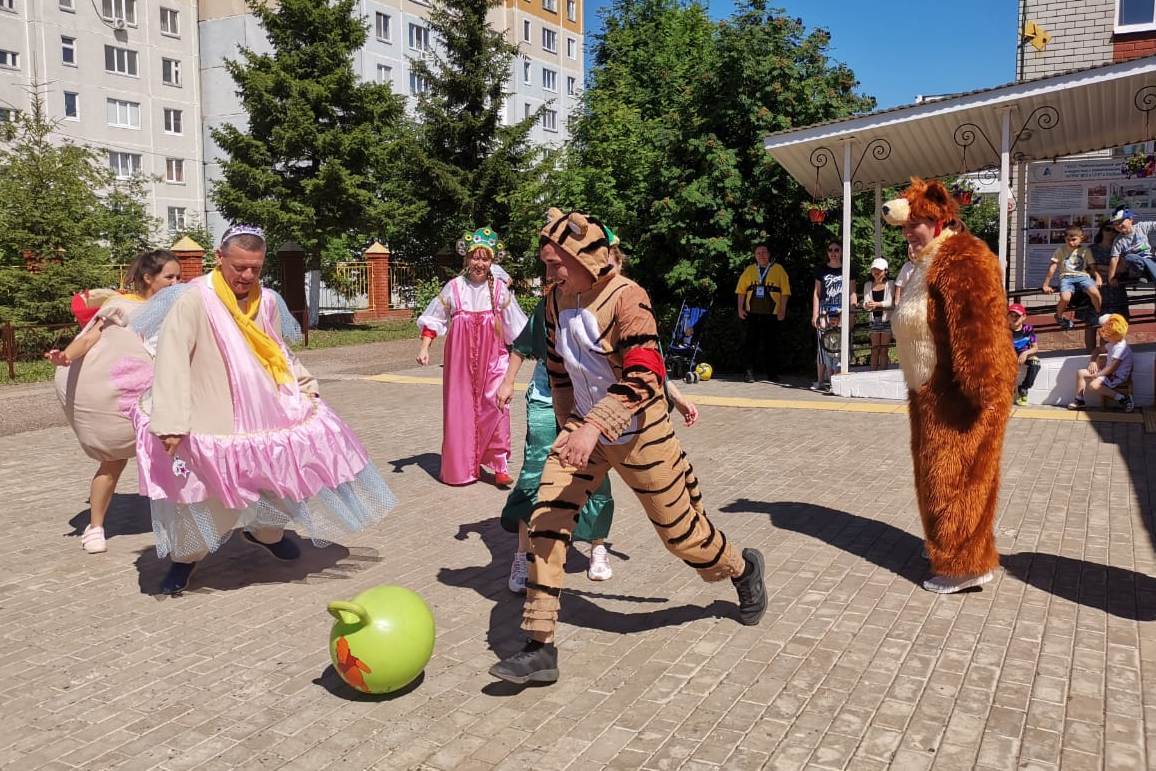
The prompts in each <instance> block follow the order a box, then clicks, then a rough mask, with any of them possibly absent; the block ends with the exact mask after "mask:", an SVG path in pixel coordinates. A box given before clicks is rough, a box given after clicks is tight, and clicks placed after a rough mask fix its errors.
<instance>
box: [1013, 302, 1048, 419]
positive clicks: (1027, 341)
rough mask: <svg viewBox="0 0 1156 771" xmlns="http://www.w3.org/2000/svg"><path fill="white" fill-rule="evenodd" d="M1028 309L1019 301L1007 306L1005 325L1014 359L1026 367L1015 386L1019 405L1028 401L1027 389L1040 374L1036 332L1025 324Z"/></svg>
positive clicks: (1021, 405) (1028, 389)
mask: <svg viewBox="0 0 1156 771" xmlns="http://www.w3.org/2000/svg"><path fill="white" fill-rule="evenodd" d="M1027 315H1028V311H1027V309H1026V308H1024V306H1022V305H1020V304H1019V303H1012V304H1011V305H1009V306H1008V307H1007V325H1008V327H1009V328H1010V329H1011V333H1012V345H1013V346H1015V349H1016V361H1017V362H1018V363H1019V364H1023V365H1025V366H1026V367H1027V370H1026V371H1025V372H1024V379H1023V380H1022V381H1020V384H1019V385H1018V386H1016V404H1017V405H1019V406H1020V407H1023V406H1025V405H1026V404H1027V403H1028V391H1030V390H1031V387H1032V386H1033V385H1035V382H1036V375H1038V374H1040V357H1039V356H1038V355H1037V354H1039V352H1040V347H1039V346H1038V345H1036V333H1035V330H1034V329H1033V328H1032V325H1031V324H1025V323H1024V319H1025V318H1026V317H1027Z"/></svg>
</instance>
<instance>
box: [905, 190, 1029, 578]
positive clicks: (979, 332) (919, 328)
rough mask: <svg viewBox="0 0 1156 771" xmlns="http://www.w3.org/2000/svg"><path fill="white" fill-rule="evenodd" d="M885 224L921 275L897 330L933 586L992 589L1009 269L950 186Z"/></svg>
mask: <svg viewBox="0 0 1156 771" xmlns="http://www.w3.org/2000/svg"><path fill="white" fill-rule="evenodd" d="M883 217H884V219H885V220H886V221H887V222H888V224H891V225H898V226H901V227H902V228H903V235H904V238H906V239H907V243H908V244H909V245H910V247H911V252H912V255H913V261H914V263H915V271H914V273H913V274H912V276H911V279H910V281H909V282H908V284H907V286H906V287H904V290H903V297H902V298H901V299H900V302H899V307H898V308H896V310H895V312H894V314H893V315H892V318H891V326H892V329H893V331H894V335H895V342H896V346H897V348H898V352H899V364H900V367H901V368H902V370H903V377H904V379H905V380H906V381H907V387H908V389H909V394H908V395H909V400H910V407H909V413H910V417H911V455H912V458H913V460H914V466H915V490H916V495H917V497H918V501H919V514H920V517H921V518H922V520H923V532H924V536H925V540H926V545H927V555H928V558H929V559H930V561H931V572H932V574H933V575H932V576H931V578H929V579H927V580H926V581H924V583H923V588H925V589H927V590H929V591H932V592H938V593H941V594H949V593H952V592H959V591H963V590H965V589H971V588H973V587H979V586H982V585H983V584H986V583H987V582H988V581H990V580H991V579H992V578H993V577H994V575H995V573H994V571H995V568H996V567H997V566H998V564H999V554H998V553H997V552H996V548H995V534H994V532H993V526H994V523H995V509H996V499H997V496H998V493H999V464H1000V454H1001V451H1002V449H1003V436H1004V428H1005V426H1006V425H1007V420H1008V416H1009V414H1010V413H1011V404H1012V396H1013V393H1014V391H1015V380H1016V375H1017V367H1016V359H1015V354H1014V350H1013V348H1012V345H1011V340H1010V337H1009V334H1010V333H1009V332H1008V327H1007V319H1006V313H1007V299H1006V297H1005V294H1004V290H1003V281H1002V272H1001V271H1000V266H999V260H998V259H997V258H996V256H995V255H994V254H992V252H991V250H990V249H988V248H987V245H986V244H984V242H983V241H981V240H979V239H978V238H976V237H975V236H973V235H971V234H970V233H968V232H967V229H966V228H965V227H964V225H963V224H962V223H961V222H960V221H959V209H958V207H957V205H956V203H955V200H954V199H953V198H952V196H951V194H950V193H949V192H948V191H947V188H945V187H944V186H943V184H941V183H940V182H937V181H930V182H927V181H924V180H922V179H918V178H915V177H913V178H912V180H911V185H910V186H909V187H908V188H907V190H906V192H904V194H903V197H902V198H897V199H895V200H893V201H889V202H887V204H886V205H884V207H883Z"/></svg>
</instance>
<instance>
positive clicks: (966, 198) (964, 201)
mask: <svg viewBox="0 0 1156 771" xmlns="http://www.w3.org/2000/svg"><path fill="white" fill-rule="evenodd" d="M955 200H956V201H958V202H959V205H960V206H971V191H970V190H961V191H960V192H958V193H956V194H955Z"/></svg>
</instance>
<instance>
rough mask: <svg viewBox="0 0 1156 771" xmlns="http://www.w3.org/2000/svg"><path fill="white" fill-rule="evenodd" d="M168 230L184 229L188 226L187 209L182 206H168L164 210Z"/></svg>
mask: <svg viewBox="0 0 1156 771" xmlns="http://www.w3.org/2000/svg"><path fill="white" fill-rule="evenodd" d="M166 213H167V215H168V217H167V219H168V224H169V232H175V231H177V230H184V229H185V228H186V227H188V226H189V210H188V208H186V207H184V206H170V207H168V211H167V212H166Z"/></svg>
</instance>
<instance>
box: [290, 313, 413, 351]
mask: <svg viewBox="0 0 1156 771" xmlns="http://www.w3.org/2000/svg"><path fill="white" fill-rule="evenodd" d="M417 337H418V331H417V325H416V324H414V323H413V320H412V319H386V320H385V321H378V322H374V323H372V324H349V325H346V326H342V327H335V328H332V329H311V330H309V348H308V349H307V350H310V351H316V350H319V349H321V348H337V347H339V346H343V345H361V344H362V343H387V342H389V341H391V340H416V339H417ZM298 348H304V346H298Z"/></svg>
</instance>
